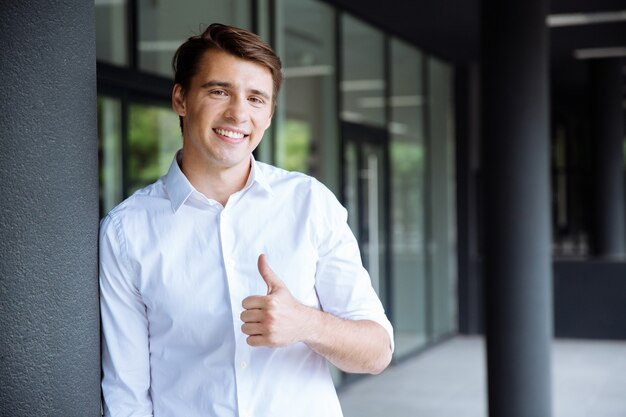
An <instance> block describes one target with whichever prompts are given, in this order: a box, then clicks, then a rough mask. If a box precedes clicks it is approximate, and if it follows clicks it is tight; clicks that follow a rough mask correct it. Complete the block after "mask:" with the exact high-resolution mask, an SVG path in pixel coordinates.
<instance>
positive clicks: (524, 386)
mask: <svg viewBox="0 0 626 417" xmlns="http://www.w3.org/2000/svg"><path fill="white" fill-rule="evenodd" d="M546 14H547V0H513V1H509V2H502V1H500V0H483V1H482V10H481V17H482V24H481V27H482V34H481V35H482V40H481V46H482V80H481V83H482V106H483V117H482V125H481V126H482V132H483V143H482V155H483V167H484V182H483V217H482V219H483V221H484V278H485V282H484V285H485V314H486V336H487V368H488V369H487V376H488V394H489V399H488V404H489V416H490V417H537V416H542V417H549V416H551V414H552V405H551V372H550V368H551V365H550V364H551V358H550V350H551V339H552V322H553V319H552V273H551V251H550V246H551V232H550V231H551V223H550V195H549V193H550V176H549V172H550V165H549V164H550V158H549V149H550V146H549V135H548V132H549V130H548V120H549V106H548V101H549V100H548V91H549V89H548V32H547V28H546Z"/></svg>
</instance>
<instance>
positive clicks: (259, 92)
mask: <svg viewBox="0 0 626 417" xmlns="http://www.w3.org/2000/svg"><path fill="white" fill-rule="evenodd" d="M212 87H222V88H230V89H232V88H233V87H234V86H233V84H232V83H229V82H228V81H217V80H211V81H207V82H206V83H204V84H202V85H201V86H200V88H203V89H206V88H212ZM249 91H250V92H251V93H252V94H255V95H258V96H261V97H263V98H264V99H266V100H270V95H269V94H268V93H266V92H265V91H263V90H257V89H256V88H252V89H250V90H249Z"/></svg>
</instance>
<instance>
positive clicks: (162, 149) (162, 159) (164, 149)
mask: <svg viewBox="0 0 626 417" xmlns="http://www.w3.org/2000/svg"><path fill="white" fill-rule="evenodd" d="M128 128H129V130H128V162H127V163H128V183H127V190H126V193H127V195H128V194H132V193H133V192H134V191H136V190H137V189H139V188H141V187H143V186H145V185H148V184H150V183H152V182H154V181H156V180H157V179H158V178H159V177H160V176H162V175H164V174H165V173H166V172H167V170H168V168H169V166H170V164H171V163H172V159H173V158H174V154H175V153H176V151H177V150H178V149H180V148H181V147H182V139H181V134H180V126H179V122H178V115H177V114H176V113H174V112H173V111H172V109H171V108H169V107H161V106H150V105H145V104H131V105H130V106H129V126H128Z"/></svg>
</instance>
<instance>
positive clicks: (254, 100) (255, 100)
mask: <svg viewBox="0 0 626 417" xmlns="http://www.w3.org/2000/svg"><path fill="white" fill-rule="evenodd" d="M248 100H250V101H251V102H252V104H254V105H258V106H260V105H262V104H263V103H265V101H264V100H263V99H262V98H259V97H256V96H252V97H250V98H249V99H248Z"/></svg>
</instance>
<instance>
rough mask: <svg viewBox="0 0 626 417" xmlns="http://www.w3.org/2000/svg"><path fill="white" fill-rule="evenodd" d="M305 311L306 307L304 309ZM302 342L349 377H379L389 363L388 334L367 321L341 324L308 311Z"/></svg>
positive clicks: (348, 321)
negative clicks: (365, 375) (364, 374)
mask: <svg viewBox="0 0 626 417" xmlns="http://www.w3.org/2000/svg"><path fill="white" fill-rule="evenodd" d="M307 309H308V307H307ZM308 315H309V316H310V319H309V320H308V321H307V326H306V327H308V328H307V332H306V334H307V336H306V338H305V339H304V340H303V341H304V342H305V343H306V344H307V345H308V346H309V347H310V348H311V349H313V350H314V351H315V352H317V353H319V354H320V355H322V356H324V357H325V358H326V359H327V360H328V361H330V362H331V363H332V364H333V365H335V366H336V367H338V368H339V369H341V370H343V371H345V372H350V373H370V374H379V373H381V372H382V371H383V370H384V369H385V368H386V367H387V366H388V365H389V363H390V362H391V354H392V352H391V343H390V340H389V334H388V333H387V331H386V330H385V329H384V328H383V327H382V326H381V325H380V324H378V323H376V322H374V321H371V320H345V319H341V318H339V317H336V316H333V315H332V314H329V313H325V312H322V311H318V310H314V309H310V310H309V312H308Z"/></svg>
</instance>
